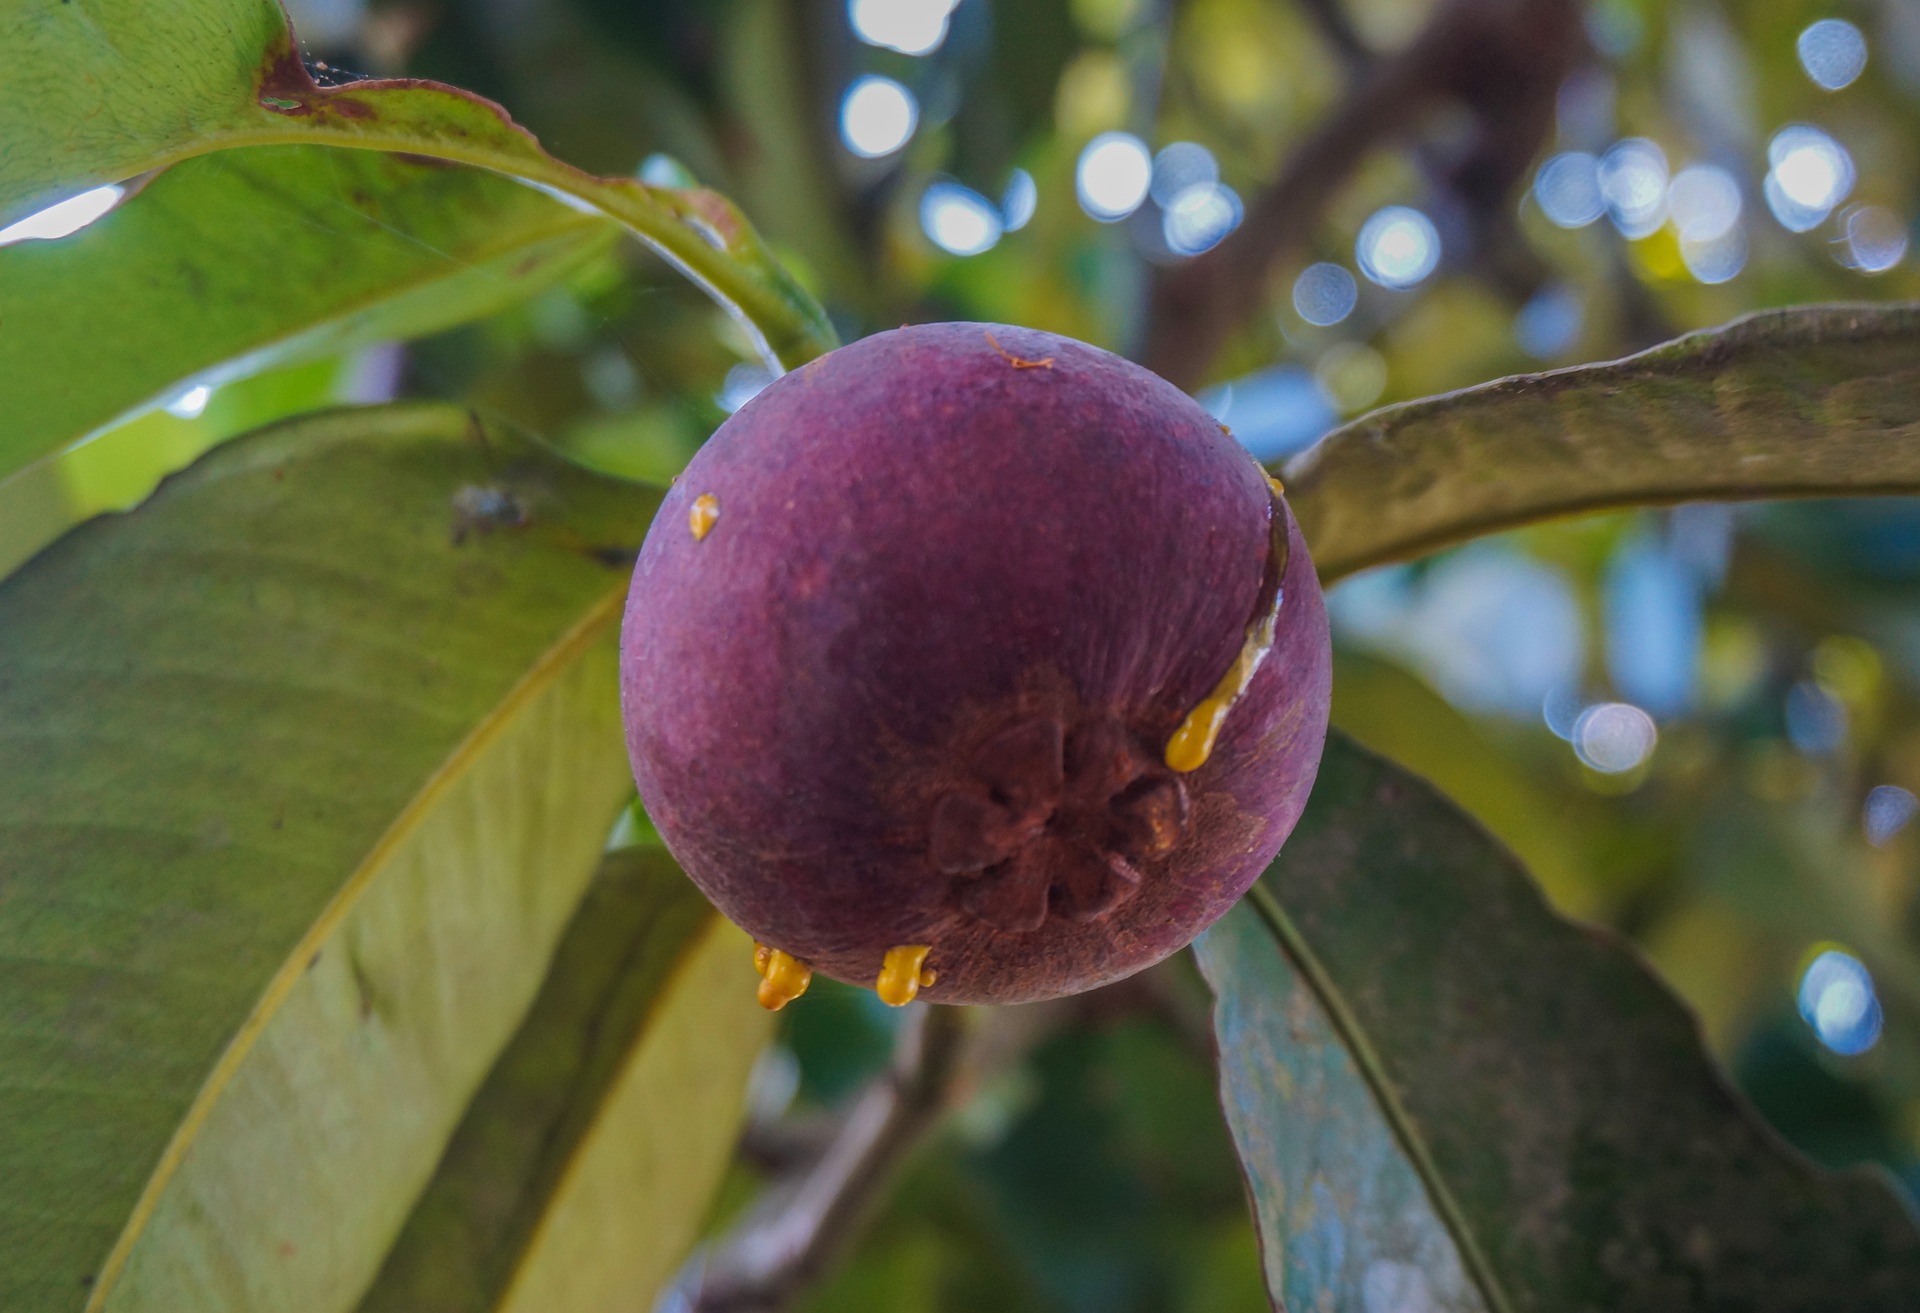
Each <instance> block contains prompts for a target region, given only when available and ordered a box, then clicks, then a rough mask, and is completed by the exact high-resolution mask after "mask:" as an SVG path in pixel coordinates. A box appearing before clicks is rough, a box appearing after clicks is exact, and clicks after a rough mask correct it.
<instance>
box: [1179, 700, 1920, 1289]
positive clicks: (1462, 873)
mask: <svg viewBox="0 0 1920 1313" xmlns="http://www.w3.org/2000/svg"><path fill="white" fill-rule="evenodd" d="M1198 953H1199V958H1200V964H1201V968H1202V970H1203V971H1204V972H1205V973H1206V975H1207V978H1208V980H1209V982H1210V983H1211V984H1212V986H1213V989H1214V992H1215V996H1216V1007H1215V1026H1216V1032H1217V1036H1218V1039H1219V1047H1220V1053H1221V1086H1222V1098H1223V1102H1224V1103H1225V1106H1226V1111H1227V1120H1228V1122H1229V1124H1230V1126H1231V1128H1232V1130H1233V1133H1234V1138H1235V1141H1236V1143H1237V1144H1238V1146H1239V1149H1240V1153H1241V1156H1242V1159H1243V1162H1244V1165H1245V1168H1246V1172H1247V1177H1248V1180H1249V1182H1250V1184H1251V1187H1252V1193H1253V1197H1254V1201H1255V1211H1256V1214H1257V1220H1258V1224H1259V1227H1260V1232H1261V1238H1262V1245H1263V1257H1264V1264H1265V1268H1266V1273H1267V1280H1268V1285H1269V1288H1270V1290H1271V1291H1272V1293H1273V1295H1274V1297H1275V1299H1276V1301H1277V1302H1284V1303H1285V1305H1286V1306H1287V1307H1289V1308H1294V1309H1319V1308H1330V1309H1335V1310H1341V1311H1342V1313H1344V1311H1345V1310H1349V1309H1351V1310H1355V1311H1356V1313H1361V1311H1364V1313H1372V1311H1373V1310H1376V1309H1380V1308H1395V1309H1399V1308H1406V1309H1435V1310H1481V1309H1485V1310H1493V1311H1495V1313H1523V1311H1525V1313H1534V1311H1536V1310H1537V1311H1538V1313H1547V1311H1548V1310H1553V1311H1555V1313H1575V1311H1585V1310H1594V1311H1595V1313H1598V1311H1599V1310H1609V1309H1625V1308H1649V1309H1651V1308H1742V1309H1756V1310H1761V1309H1783V1310H1784V1309H1807V1308H1827V1307H1847V1308H1853V1309H1876V1310H1881V1309H1884V1310H1888V1311H1889V1313H1891V1311H1892V1310H1895V1309H1908V1308H1912V1307H1914V1306H1915V1305H1916V1302H1920V1231H1916V1229H1915V1227H1914V1223H1913V1221H1912V1219H1911V1218H1910V1217H1909V1216H1908V1215H1907V1213H1906V1212H1905V1210H1904V1208H1903V1206H1902V1205H1901V1204H1900V1203H1899V1202H1898V1200H1897V1199H1896V1196H1895V1194H1894V1192H1893V1190H1892V1189H1891V1188H1890V1185H1889V1183H1887V1182H1885V1181H1883V1180H1881V1179H1877V1178H1874V1177H1872V1176H1869V1175H1867V1174H1850V1175H1831V1174H1828V1173H1825V1172H1822V1171H1819V1170H1817V1169H1815V1168H1813V1167H1812V1166H1810V1165H1809V1164H1807V1163H1805V1162H1804V1161H1803V1160H1801V1159H1800V1158H1799V1157H1798V1156H1797V1155H1795V1154H1793V1153H1792V1152H1791V1151H1789V1150H1787V1149H1785V1148H1784V1147H1783V1146H1781V1145H1780V1144H1779V1143H1778V1141H1777V1140H1776V1139H1775V1138H1774V1137H1773V1135H1772V1134H1771V1133H1770V1132H1769V1131H1768V1130H1767V1129H1766V1128H1765V1127H1764V1126H1763V1125H1762V1124H1761V1123H1760V1121H1759V1120H1758V1118H1757V1116H1756V1115H1755V1114H1754V1113H1752V1112H1751V1110H1749V1109H1748V1108H1747V1107H1746V1106H1745V1104H1744V1103H1743V1102H1742V1101H1741V1100H1740V1099H1739V1098H1738V1097H1737V1096H1736V1095H1734V1094H1733V1093H1732V1092H1731V1090H1730V1089H1729V1087H1728V1086H1727V1085H1726V1083H1725V1079H1724V1077H1723V1076H1722V1075H1721V1073H1720V1072H1719V1071H1718V1070H1717V1069H1716V1068H1715V1067H1714V1066H1713V1064H1712V1062H1711V1061H1710V1059H1709V1058H1708V1057H1707V1055H1706V1052H1705V1050H1704V1047H1703V1046H1702V1043H1701V1040H1700V1037H1699V1034H1698V1029H1697V1027H1696V1026H1695V1024H1694V1022H1693V1020H1692V1018H1691V1017H1690V1016H1689V1015H1688V1014H1687V1013H1686V1011H1685V1010H1684V1009H1683V1008H1682V1007H1681V1005H1680V1004H1679V1002H1678V1001H1677V1000H1675V999H1674V998H1673V996H1672V995H1671V994H1669V993H1668V992H1667V990H1666V989H1665V987H1664V986H1662V985H1660V984H1659V983H1658V982H1656V981H1655V980H1654V978H1653V977H1652V975H1651V974H1649V973H1648V972H1647V970H1646V969H1645V968H1644V967H1643V966H1642V965H1641V964H1640V963H1639V961H1638V960H1637V959H1636V958H1635V957H1634V956H1633V955H1632V954H1631V953H1630V952H1629V951H1628V950H1627V949H1626V948H1625V947H1624V946H1622V945H1621V944H1619V943H1618V942H1616V941H1614V940H1613V939H1612V938H1611V936H1609V935H1607V934H1605V933H1604V932H1601V931H1598V930H1594V929H1591V928H1586V927H1581V926H1578V925H1575V924H1573V923H1570V922H1567V921H1565V920H1562V919H1560V918H1559V917H1557V916H1555V915H1554V914H1553V913H1552V912H1551V911H1550V910H1549V909H1548V908H1547V906H1546V904H1545V902H1544V901H1543V900H1542V898H1541V897H1540V894H1539V893H1538V891H1537V890H1536V889H1535V888H1534V887H1533V885H1532V883H1531V882H1530V881H1529V880H1528V879H1527V877H1526V873H1525V872H1524V871H1523V870H1522V869H1521V867H1520V866H1519V864H1518V863H1517V862H1516V861H1514V859H1513V858H1512V857H1511V856H1510V855H1508V854H1507V853H1506V851H1505V850H1503V849H1502V848H1500V847H1499V846H1498V845H1497V844H1496V843H1495V842H1494V841H1493V840H1492V839H1490V838H1489V837H1488V836H1487V835H1486V834H1485V833H1484V832H1483V831H1481V830H1480V829H1479V828H1478V827H1477V826H1476V825H1474V824H1473V823H1472V822H1471V821H1469V820H1468V819H1467V818H1466V817H1464V816H1463V815H1462V814H1461V813H1460V812H1459V811H1458V810H1457V809H1455V808H1454V807H1453V805H1452V804H1451V803H1449V802H1447V801H1446V800H1445V799H1444V798H1442V797H1440V796H1439V795H1438V794H1437V793H1435V792H1434V791H1433V790H1432V789H1431V787H1429V786H1428V785H1426V784H1425V783H1423V782H1422V781H1420V780H1418V779H1416V778H1415V777H1413V776H1411V775H1409V774H1408V773H1406V772H1405V771H1402V770H1400V769H1399V768H1397V767H1395V766H1393V765H1392V764H1390V763H1388V762H1386V761H1384V760H1382V759H1380V758H1377V757H1374V756H1372V755H1371V754H1369V753H1367V752H1365V751H1363V750H1361V749H1359V748H1357V747H1355V746H1353V745H1352V743H1351V742H1350V741H1349V740H1347V739H1345V738H1344V737H1343V736H1341V735H1338V734H1336V735H1335V736H1334V737H1333V738H1332V739H1331V740H1330V741H1329V743H1328V745H1327V754H1326V757H1325V759H1324V760H1323V762H1322V764H1321V767H1320V778H1319V782H1318V784H1317V785H1316V787H1315V790H1314V794H1313V799H1312V801H1311V802H1310V803H1309V804H1308V808H1307V812H1306V815H1305V817H1304V818H1303V819H1302V821H1301V823H1300V827H1299V829H1298V830H1297V831H1296V832H1295V833H1294V835H1293V837H1292V838H1291V839H1290V840H1289V841H1288V843H1287V847H1286V848H1285V849H1284V850H1283V851H1282V853H1281V855H1280V858H1279V860H1278V861H1277V862H1275V864H1274V865H1273V867H1271V868H1270V869H1269V870H1268V872H1267V873H1266V874H1265V875H1264V876H1262V877H1261V882H1260V884H1259V885H1258V886H1256V888H1255V890H1254V893H1253V894H1252V895H1250V896H1249V898H1248V899H1247V901H1245V902H1243V903H1242V904H1241V905H1240V906H1239V907H1237V908H1235V909H1234V911H1233V912H1231V913H1229V914H1228V916H1227V917H1226V918H1225V919H1223V920H1222V921H1221V922H1220V923H1219V924H1218V925H1216V926H1215V927H1214V928H1213V929H1211V930H1209V931H1208V932H1207V934H1206V935H1205V936H1203V937H1202V939H1201V940H1200V941H1199V944H1198Z"/></svg>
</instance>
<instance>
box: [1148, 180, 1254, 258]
mask: <svg viewBox="0 0 1920 1313" xmlns="http://www.w3.org/2000/svg"><path fill="white" fill-rule="evenodd" d="M1243 213H1244V211H1243V209H1242V208H1241V205H1240V197H1239V195H1238V194H1237V193H1236V192H1235V191H1234V190H1233V188H1231V187H1226V186H1222V185H1221V184H1220V183H1217V182H1196V183H1194V184H1193V186H1191V187H1188V188H1187V189H1186V190H1184V191H1182V192H1181V193H1180V194H1179V195H1178V196H1176V197H1174V198H1173V201H1172V203H1171V204H1169V205H1168V206H1167V209H1166V213H1165V214H1163V215H1162V216H1161V221H1160V226H1161V234H1162V236H1164V237H1165V238H1166V241H1167V248H1168V249H1169V250H1171V251H1172V252H1173V253H1174V254H1175V255H1198V254H1200V253H1201V252H1202V251H1205V250H1209V249H1211V248H1212V247H1214V246H1217V245H1219V243H1220V241H1221V239H1222V238H1224V237H1225V236H1226V235H1227V234H1228V233H1230V232H1232V231H1233V230H1234V229H1235V228H1238V227H1239V226H1240V219H1241V216H1242V214H1243Z"/></svg>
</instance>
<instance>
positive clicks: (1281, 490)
mask: <svg viewBox="0 0 1920 1313" xmlns="http://www.w3.org/2000/svg"><path fill="white" fill-rule="evenodd" d="M1267 486H1268V487H1269V488H1272V489H1273V493H1274V496H1276V497H1284V496H1286V495H1287V485H1286V484H1284V483H1282V482H1280V480H1278V479H1276V478H1274V477H1273V476H1272V475H1271V474H1269V475H1268V476H1267Z"/></svg>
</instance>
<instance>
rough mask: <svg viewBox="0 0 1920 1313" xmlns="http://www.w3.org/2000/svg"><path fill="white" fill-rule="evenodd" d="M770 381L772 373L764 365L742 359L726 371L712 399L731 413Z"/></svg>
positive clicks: (750, 399)
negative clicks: (718, 389) (718, 391)
mask: <svg viewBox="0 0 1920 1313" xmlns="http://www.w3.org/2000/svg"><path fill="white" fill-rule="evenodd" d="M771 382H773V374H772V373H771V371H769V370H768V369H767V367H766V366H765V365H759V364H754V363H752V362H750V361H744V360H743V361H741V362H740V363H739V364H737V365H735V366H734V367H733V368H732V369H729V370H728V371H727V377H726V378H725V380H723V381H722V382H721V384H720V394H719V395H718V396H716V397H715V398H714V401H715V402H717V403H718V404H719V406H720V409H722V410H724V411H726V412H727V414H729V415H731V414H733V412H734V411H736V410H738V409H740V407H742V406H744V405H746V404H747V403H748V402H749V401H752V400H753V399H754V398H755V397H757V396H759V395H760V393H761V392H762V391H763V390H765V388H766V386H767V384H769V383H771Z"/></svg>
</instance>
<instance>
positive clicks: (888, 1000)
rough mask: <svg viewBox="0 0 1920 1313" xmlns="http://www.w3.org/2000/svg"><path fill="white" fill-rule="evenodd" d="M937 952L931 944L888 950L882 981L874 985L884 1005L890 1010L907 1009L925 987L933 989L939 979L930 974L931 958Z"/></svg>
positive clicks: (881, 973)
mask: <svg viewBox="0 0 1920 1313" xmlns="http://www.w3.org/2000/svg"><path fill="white" fill-rule="evenodd" d="M932 951H933V946H932V945H931V944H902V945H900V946H899V947H898V948H889V949H888V950H887V956H886V961H885V962H884V964H883V965H882V966H881V968H880V978H879V979H878V980H876V981H875V982H874V985H873V992H874V993H876V994H878V995H879V996H880V1001H881V1002H882V1003H885V1004H886V1005H887V1006H888V1007H890V1008H903V1007H905V1006H906V1005H907V1004H909V1003H911V1002H913V998H914V995H916V994H918V993H919V992H920V990H921V987H922V986H925V985H931V984H932V983H933V982H934V981H935V980H936V979H938V975H937V973H935V972H932V971H928V970H926V967H925V964H926V960H927V954H928V953H930V952H932Z"/></svg>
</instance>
